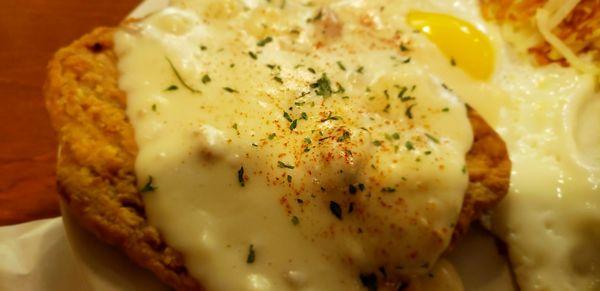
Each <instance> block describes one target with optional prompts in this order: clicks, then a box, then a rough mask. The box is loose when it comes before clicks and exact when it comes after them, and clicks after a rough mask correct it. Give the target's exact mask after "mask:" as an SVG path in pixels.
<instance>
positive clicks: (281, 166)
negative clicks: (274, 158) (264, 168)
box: [277, 161, 295, 169]
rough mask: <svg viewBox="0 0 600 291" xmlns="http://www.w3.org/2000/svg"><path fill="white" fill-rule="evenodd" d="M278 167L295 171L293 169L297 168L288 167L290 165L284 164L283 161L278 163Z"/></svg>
mask: <svg viewBox="0 0 600 291" xmlns="http://www.w3.org/2000/svg"><path fill="white" fill-rule="evenodd" d="M277 167H279V168H282V169H293V168H295V167H294V166H292V165H288V164H286V163H284V162H282V161H278V162H277Z"/></svg>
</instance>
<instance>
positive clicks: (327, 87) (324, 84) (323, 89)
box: [311, 74, 333, 98]
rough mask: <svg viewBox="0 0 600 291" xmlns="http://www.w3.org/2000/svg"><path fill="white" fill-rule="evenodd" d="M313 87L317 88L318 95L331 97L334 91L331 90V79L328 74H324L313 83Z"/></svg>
mask: <svg viewBox="0 0 600 291" xmlns="http://www.w3.org/2000/svg"><path fill="white" fill-rule="evenodd" d="M311 88H313V89H316V90H315V92H316V93H317V95H319V96H323V97H325V98H326V97H330V96H331V94H332V93H333V90H331V81H329V78H327V75H326V74H323V75H322V76H321V78H319V80H317V82H315V83H313V84H312V85H311Z"/></svg>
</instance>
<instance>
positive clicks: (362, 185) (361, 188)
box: [358, 183, 365, 192]
mask: <svg viewBox="0 0 600 291" xmlns="http://www.w3.org/2000/svg"><path fill="white" fill-rule="evenodd" d="M358 189H359V190H360V192H362V191H365V184H363V183H359V184H358Z"/></svg>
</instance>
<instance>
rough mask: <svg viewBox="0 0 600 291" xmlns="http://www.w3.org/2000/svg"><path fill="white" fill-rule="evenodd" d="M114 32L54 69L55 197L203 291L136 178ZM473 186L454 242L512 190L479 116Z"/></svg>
mask: <svg viewBox="0 0 600 291" xmlns="http://www.w3.org/2000/svg"><path fill="white" fill-rule="evenodd" d="M115 31H116V29H115V28H98V29H96V30H94V31H93V32H92V33H90V34H88V35H86V36H84V37H82V38H81V39H79V40H77V41H76V42H74V43H73V44H71V45H70V46H68V47H66V48H64V49H62V50H60V51H59V52H58V53H57V54H56V55H55V57H54V58H53V60H52V61H51V62H50V64H49V68H48V69H49V76H48V81H47V83H46V86H45V98H46V105H47V108H48V111H49V112H50V117H51V119H52V123H53V126H54V128H55V130H56V131H57V133H58V140H59V149H60V150H59V157H58V166H57V179H58V190H59V192H60V195H61V196H62V198H63V200H64V201H65V203H66V205H68V207H69V209H70V210H71V211H72V212H73V214H74V216H75V217H76V219H77V220H78V221H79V222H80V224H81V225H82V226H83V227H84V228H85V229H87V230H89V231H91V232H93V233H94V234H95V235H96V236H97V237H98V238H99V239H100V240H102V241H104V242H106V243H108V244H110V245H113V246H115V247H117V248H119V249H120V250H121V251H123V252H124V253H125V254H127V256H129V257H130V258H131V259H132V260H133V261H135V262H136V263H137V264H138V265H140V266H142V267H144V268H147V269H149V270H151V271H152V272H154V274H156V276H157V277H158V278H159V279H161V280H162V281H163V282H165V283H167V284H169V285H170V286H172V287H173V288H175V289H178V290H202V285H201V284H200V282H198V281H197V280H196V279H195V278H192V277H191V276H190V275H189V273H188V272H187V269H186V266H185V258H183V256H182V255H181V254H180V253H179V252H178V251H177V250H175V249H173V248H172V247H170V246H169V245H168V244H167V243H166V242H165V240H164V239H163V237H162V236H161V234H160V232H159V231H158V230H157V229H156V228H155V227H153V226H151V225H149V224H148V222H147V220H146V216H145V210H144V202H143V199H142V195H143V194H142V193H140V190H139V189H138V183H137V181H136V175H135V171H134V164H135V158H136V154H137V146H136V142H135V139H134V129H133V127H132V125H131V124H130V122H129V121H128V118H127V115H126V106H127V99H126V95H125V93H124V92H123V91H121V90H120V89H119V86H118V77H119V73H118V70H117V56H116V54H115V52H114V51H113V35H114V33H115ZM468 112H469V119H470V121H471V125H472V127H473V131H474V137H475V140H474V144H473V146H472V148H471V150H470V152H469V153H468V156H467V169H468V171H469V178H470V184H469V187H468V191H467V193H466V196H465V199H464V203H463V208H462V212H461V214H460V218H459V221H458V223H457V225H456V228H455V231H454V236H453V241H456V239H458V238H459V237H460V236H462V235H464V234H465V233H466V232H467V231H468V228H469V225H470V224H471V222H473V221H475V220H477V219H479V218H480V217H481V215H482V214H483V213H484V212H486V211H487V210H489V209H490V208H491V207H492V206H494V205H496V204H497V203H498V202H499V201H500V200H501V199H502V198H503V197H504V195H506V193H507V191H508V185H509V177H510V167H511V164H510V160H509V158H508V153H507V150H506V146H505V144H504V142H503V141H502V139H501V138H500V137H499V136H498V134H497V133H495V132H494V131H493V130H492V129H491V127H490V126H489V125H488V124H487V123H486V122H485V121H484V120H483V119H482V117H481V116H479V115H478V114H477V113H476V112H475V111H474V110H472V109H470V108H469V110H468Z"/></svg>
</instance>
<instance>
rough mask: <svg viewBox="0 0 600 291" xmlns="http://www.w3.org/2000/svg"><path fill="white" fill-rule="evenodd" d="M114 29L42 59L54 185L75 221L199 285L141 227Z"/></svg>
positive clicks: (183, 285)
mask: <svg viewBox="0 0 600 291" xmlns="http://www.w3.org/2000/svg"><path fill="white" fill-rule="evenodd" d="M113 33H114V29H108V28H100V29H97V30H95V31H94V32H92V33H91V34H89V35H86V36H84V37H83V38H82V39H80V40H78V41H76V42H75V43H73V44H72V45H70V46H69V47H67V48H65V49H62V50H60V51H59V52H58V53H57V54H56V56H55V57H54V59H53V60H52V61H51V62H50V64H49V77H48V81H47V83H46V88H45V95H46V96H45V97H46V106H47V108H48V111H49V112H50V116H51V119H52V122H53V126H54V128H55V129H56V131H57V133H58V138H59V144H60V145H59V146H60V153H59V157H58V167H57V177H58V189H59V192H60V194H61V195H62V197H63V199H64V200H65V202H66V203H67V205H68V207H69V209H70V210H72V212H73V214H74V216H75V217H76V218H77V219H78V220H79V222H80V223H81V224H82V225H83V226H84V227H85V228H86V229H88V230H90V231H92V232H93V233H94V234H95V235H96V236H98V238H100V239H101V240H103V241H105V242H107V243H109V244H111V245H114V246H116V247H118V248H119V249H121V250H122V251H123V252H125V253H126V254H127V255H128V256H129V257H130V258H131V259H132V260H133V261H135V262H136V263H137V264H139V265H140V266H142V267H145V268H147V269H149V270H151V271H153V272H154V273H155V274H156V275H157V276H158V277H159V278H160V279H161V280H162V281H163V282H165V283H167V284H169V285H171V286H173V287H174V288H176V289H179V290H199V289H201V286H200V284H199V283H198V282H197V281H196V280H195V279H194V278H192V277H191V276H190V275H189V274H188V272H187V269H186V267H185V264H184V260H183V258H182V256H181V254H179V253H178V252H177V251H176V250H174V249H173V248H171V247H169V246H167V245H166V244H165V242H164V241H163V239H162V237H161V236H160V234H159V233H158V231H157V230H156V229H155V228H154V227H152V226H150V225H148V224H147V222H146V217H145V214H144V204H143V201H142V197H141V195H140V193H139V191H138V189H137V183H136V177H135V173H134V161H135V156H136V153H137V147H136V144H135V140H134V135H133V128H132V126H131V125H130V124H129V122H128V120H127V116H126V115H125V106H126V98H125V93H124V92H123V91H121V90H119V88H118V85H117V80H118V72H117V67H116V63H117V58H116V55H115V53H114V52H113Z"/></svg>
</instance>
